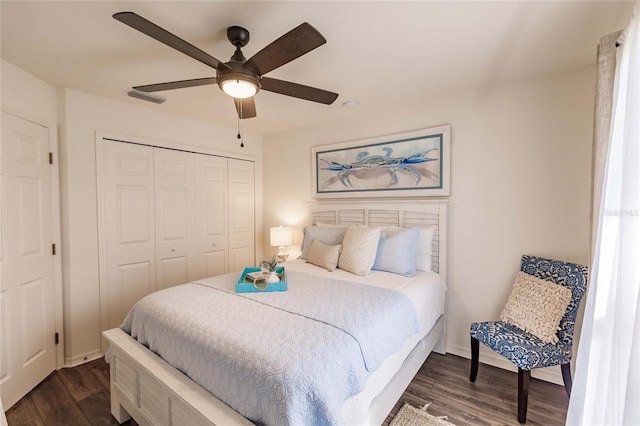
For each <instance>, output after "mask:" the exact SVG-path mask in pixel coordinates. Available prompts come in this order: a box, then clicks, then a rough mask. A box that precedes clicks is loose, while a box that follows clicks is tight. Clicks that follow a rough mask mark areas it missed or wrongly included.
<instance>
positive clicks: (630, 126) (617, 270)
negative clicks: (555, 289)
mask: <svg viewBox="0 0 640 426" xmlns="http://www.w3.org/2000/svg"><path fill="white" fill-rule="evenodd" d="M622 37H623V40H622V46H620V47H619V48H618V52H617V66H616V73H615V84H614V92H613V105H612V114H611V128H610V130H611V131H610V136H609V146H608V151H607V157H606V158H607V159H606V165H605V171H604V181H603V188H602V195H601V198H600V206H599V216H598V226H597V233H596V241H595V251H594V254H593V259H592V268H591V282H590V286H589V292H588V295H587V303H586V308H585V314H584V322H583V326H582V334H581V336H580V347H579V348H578V356H577V361H576V373H575V381H574V387H573V391H572V394H571V399H570V402H569V412H568V414H567V424H568V425H640V10H639V4H638V3H637V4H636V8H635V11H634V15H633V17H632V18H631V22H630V23H629V25H628V27H627V28H626V29H625V31H624V33H623V35H622Z"/></svg>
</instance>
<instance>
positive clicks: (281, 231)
mask: <svg viewBox="0 0 640 426" xmlns="http://www.w3.org/2000/svg"><path fill="white" fill-rule="evenodd" d="M270 234H271V238H270V240H271V246H273V247H278V262H284V261H285V260H287V257H288V256H289V255H288V254H286V253H285V252H284V247H285V246H288V245H291V228H287V227H285V226H277V227H273V228H271V233H270Z"/></svg>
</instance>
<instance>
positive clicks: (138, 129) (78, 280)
mask: <svg viewBox="0 0 640 426" xmlns="http://www.w3.org/2000/svg"><path fill="white" fill-rule="evenodd" d="M58 100H59V111H60V115H61V123H62V129H61V130H62V133H61V138H60V139H61V191H62V217H63V226H62V228H63V252H62V254H63V272H64V274H63V275H64V290H65V291H64V297H65V316H64V324H65V332H66V336H67V339H66V341H65V362H66V363H67V364H70V365H73V364H77V363H79V362H82V361H83V360H84V359H85V358H86V359H91V358H93V357H96V356H99V355H100V345H101V339H100V311H99V306H100V301H99V293H100V288H99V282H98V220H97V211H96V202H97V201H96V153H95V146H96V143H95V132H96V130H100V131H104V132H110V133H117V134H123V135H129V136H134V137H140V138H146V139H151V140H159V141H164V142H170V143H178V144H183V145H189V146H192V147H201V148H202V149H204V150H206V152H211V151H216V152H217V153H220V154H223V155H224V154H226V155H229V156H234V157H239V156H242V157H243V158H245V157H251V158H254V159H256V160H258V161H257V162H256V193H257V194H258V198H257V199H256V207H257V209H256V218H257V219H256V229H257V230H258V231H260V233H259V234H258V235H261V230H262V225H261V222H262V211H261V210H260V208H261V205H262V200H261V198H260V195H261V193H262V187H261V182H262V179H261V176H262V167H261V162H260V161H259V160H260V159H261V156H262V137H261V136H258V135H255V134H248V133H247V134H245V135H244V140H245V148H240V146H239V143H238V141H237V139H236V132H235V131H234V130H233V129H230V128H225V127H221V126H216V125H213V124H209V123H204V122H201V121H197V120H193V119H190V118H186V117H181V116H176V115H172V114H165V113H161V112H157V111H155V110H151V109H149V108H144V107H142V106H141V107H137V106H133V105H130V104H125V103H121V102H117V101H113V100H110V99H105V98H100V97H96V96H92V95H88V94H85V93H81V92H77V91H74V90H68V89H65V90H60V91H59V93H58ZM141 103H142V101H141ZM262 244H263V242H262V240H261V239H259V238H258V240H257V241H256V247H258V253H257V255H258V256H261V247H262Z"/></svg>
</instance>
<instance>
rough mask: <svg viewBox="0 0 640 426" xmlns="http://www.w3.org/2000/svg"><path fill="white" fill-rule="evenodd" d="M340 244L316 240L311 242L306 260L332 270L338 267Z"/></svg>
mask: <svg viewBox="0 0 640 426" xmlns="http://www.w3.org/2000/svg"><path fill="white" fill-rule="evenodd" d="M341 248H342V245H340V244H338V245H336V246H329V245H326V244H323V243H321V242H320V241H318V240H313V241H312V242H311V247H310V248H309V257H308V258H307V262H309V263H312V264H314V265H317V266H320V267H321V268H324V269H326V270H327V271H333V270H334V269H336V268H337V267H338V258H339V257H340V250H341Z"/></svg>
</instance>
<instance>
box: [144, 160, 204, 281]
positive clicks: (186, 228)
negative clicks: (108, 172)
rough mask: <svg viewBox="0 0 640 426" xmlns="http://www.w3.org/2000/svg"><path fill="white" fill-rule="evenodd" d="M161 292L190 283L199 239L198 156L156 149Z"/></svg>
mask: <svg viewBox="0 0 640 426" xmlns="http://www.w3.org/2000/svg"><path fill="white" fill-rule="evenodd" d="M153 158H154V177H155V213H156V279H157V288H158V290H160V289H163V288H167V287H171V286H174V285H177V284H184V283H186V282H189V281H190V277H191V276H193V275H194V272H192V271H190V270H193V269H194V268H195V265H194V264H193V263H194V262H193V259H191V262H190V259H189V257H190V256H189V255H190V251H191V249H190V244H191V242H192V241H193V240H194V239H195V224H194V220H195V215H194V212H195V199H194V183H195V179H194V154H192V153H189V152H182V151H174V150H170V149H162V148H154V154H153Z"/></svg>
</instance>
